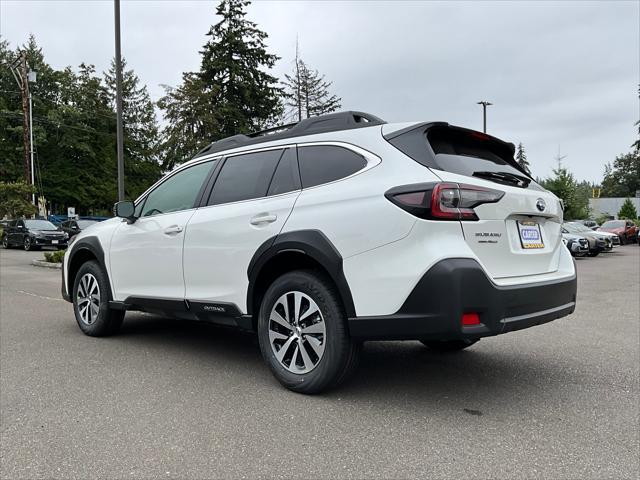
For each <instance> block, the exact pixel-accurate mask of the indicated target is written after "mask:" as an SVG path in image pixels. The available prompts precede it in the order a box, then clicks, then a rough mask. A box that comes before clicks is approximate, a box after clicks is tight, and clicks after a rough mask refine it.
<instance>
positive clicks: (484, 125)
mask: <svg viewBox="0 0 640 480" xmlns="http://www.w3.org/2000/svg"><path fill="white" fill-rule="evenodd" d="M478 105H482V131H483V132H484V133H487V107H488V106H489V105H493V103H491V102H487V101H486V100H482V101H481V102H478Z"/></svg>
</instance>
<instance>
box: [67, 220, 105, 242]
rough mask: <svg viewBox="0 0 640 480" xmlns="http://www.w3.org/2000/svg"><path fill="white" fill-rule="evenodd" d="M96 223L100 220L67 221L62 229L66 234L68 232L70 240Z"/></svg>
mask: <svg viewBox="0 0 640 480" xmlns="http://www.w3.org/2000/svg"><path fill="white" fill-rule="evenodd" d="M96 223H98V220H67V221H65V222H62V223H61V224H60V228H61V229H62V230H63V231H64V232H67V234H68V235H69V238H72V237H73V236H74V235H77V234H78V233H80V232H81V231H82V230H84V229H85V228H88V227H90V226H91V225H95V224H96Z"/></svg>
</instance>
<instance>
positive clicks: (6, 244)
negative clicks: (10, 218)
mask: <svg viewBox="0 0 640 480" xmlns="http://www.w3.org/2000/svg"><path fill="white" fill-rule="evenodd" d="M2 248H4V249H5V250H9V249H10V248H11V245H9V238H8V237H7V236H6V235H4V236H3V237H2Z"/></svg>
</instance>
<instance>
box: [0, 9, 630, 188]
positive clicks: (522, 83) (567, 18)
mask: <svg viewBox="0 0 640 480" xmlns="http://www.w3.org/2000/svg"><path fill="white" fill-rule="evenodd" d="M216 4H217V2H213V1H204V0H202V1H191V2H188V1H151V0H147V1H126V0H123V2H122V8H121V10H122V13H121V18H122V20H121V21H122V50H123V56H125V57H126V59H127V62H128V65H129V66H130V67H133V68H134V69H135V70H136V72H137V74H138V75H139V76H140V78H141V79H142V81H143V82H144V83H146V84H147V85H148V87H149V90H150V92H151V95H152V97H153V99H154V100H157V99H158V98H159V96H160V95H161V94H162V92H163V90H162V87H161V84H169V85H176V84H177V83H178V82H179V81H180V79H181V75H182V72H184V71H191V70H197V69H198V68H199V62H200V56H199V53H198V52H199V50H200V49H201V47H202V45H203V44H204V43H205V41H206V39H205V33H206V32H207V31H208V29H209V26H210V25H211V24H212V23H215V22H216V21H217V20H216V18H215V17H214V14H215V5H216ZM639 5H640V3H639V2H638V1H601V2H588V3H581V2H577V1H569V2H546V1H545V2H532V3H527V2H516V1H511V2H507V1H503V2H481V1H473V2H442V3H441V2H426V1H425V2H420V1H411V2H399V1H396V2H383V1H376V2H371V1H354V2H346V1H345V2H337V1H336V2H320V1H313V2H302V1H300V2H294V1H287V2H280V1H278V2H275V1H256V2H254V3H253V4H252V5H250V6H249V9H248V12H249V13H248V17H249V18H250V19H251V20H253V21H255V22H257V23H258V24H259V26H260V28H261V29H262V30H264V31H266V32H267V33H268V35H269V38H268V40H267V43H268V47H269V50H270V51H271V52H272V53H276V54H277V55H279V56H280V57H282V59H281V60H280V61H279V62H278V64H277V66H276V68H275V72H274V73H275V74H276V76H280V77H282V75H283V73H284V72H288V71H289V70H290V69H291V67H292V65H293V62H292V58H293V55H294V52H295V39H296V35H298V37H299V41H300V47H301V53H302V57H303V59H304V60H305V61H306V62H307V63H308V64H310V65H311V66H312V67H313V68H315V69H318V70H320V72H322V73H324V74H326V76H327V79H329V80H331V81H333V83H334V90H335V93H337V94H338V95H339V96H341V97H342V103H343V107H344V108H345V109H354V110H362V111H366V112H371V113H374V114H376V115H378V116H380V117H382V118H384V119H385V120H387V121H389V122H394V121H410V120H443V121H447V122H450V123H453V124H457V125H461V126H465V127H469V128H474V129H478V130H481V129H482V111H481V107H480V106H479V105H476V102H477V101H479V100H488V101H491V102H492V103H494V106H492V107H489V110H488V133H491V134H493V135H496V136H498V137H501V138H503V139H505V140H508V141H512V142H514V143H518V142H522V143H523V144H524V146H525V149H526V151H527V154H528V157H529V161H530V163H531V164H532V169H533V173H534V174H535V175H539V176H542V177H544V176H547V175H550V174H551V170H552V168H554V167H555V166H556V164H557V162H556V160H555V159H554V158H555V157H556V155H557V153H558V148H560V151H561V154H562V155H566V156H567V157H566V158H565V159H564V161H563V163H564V165H566V166H567V167H568V168H569V169H570V170H571V171H573V172H574V174H575V175H576V177H577V178H578V179H586V180H589V181H596V182H597V181H600V179H601V178H602V172H603V168H604V164H605V163H607V162H609V161H612V160H613V159H614V158H615V156H616V155H617V154H620V153H625V152H628V151H629V150H630V148H629V146H630V145H631V143H633V142H634V140H635V138H636V137H635V135H636V133H635V132H637V130H636V129H634V126H633V124H634V122H635V121H637V120H638V118H639V117H640V106H639V103H638V83H639V82H640V78H639V77H640V73H639V71H640V65H639V63H640V51H639V49H640V47H639V45H640V6H639ZM0 33H1V35H2V37H3V38H5V39H7V40H8V41H9V42H10V43H11V46H12V47H15V46H16V45H18V44H22V43H24V42H25V41H26V39H27V36H28V34H29V33H33V34H35V35H36V38H37V40H38V42H39V44H40V45H41V46H42V47H43V49H44V53H45V57H46V59H47V61H48V62H49V63H50V64H52V66H53V67H55V68H63V67H64V66H66V65H74V66H75V65H78V64H79V63H81V62H87V63H93V64H95V65H96V67H97V69H98V71H103V70H105V69H106V68H107V66H108V63H109V61H110V58H111V57H112V56H113V54H114V40H113V2H111V1H97V0H94V1H83V2H81V1H70V2H63V1H44V2H40V1H28V0H22V1H10V0H1V1H0Z"/></svg>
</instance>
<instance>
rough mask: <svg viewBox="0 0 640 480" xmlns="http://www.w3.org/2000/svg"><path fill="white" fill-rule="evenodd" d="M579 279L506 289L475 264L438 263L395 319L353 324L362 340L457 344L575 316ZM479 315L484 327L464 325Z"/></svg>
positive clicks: (358, 320) (371, 319)
mask: <svg viewBox="0 0 640 480" xmlns="http://www.w3.org/2000/svg"><path fill="white" fill-rule="evenodd" d="M576 290H577V280H576V276H575V274H574V275H573V276H572V277H569V278H565V279H562V280H554V281H550V282H542V283H530V284H526V285H516V286H508V287H500V286H497V285H495V284H494V283H493V282H491V280H489V278H487V276H486V274H485V273H484V271H483V270H482V268H481V267H480V265H479V264H478V263H477V262H476V261H475V260H472V259H468V258H454V259H447V260H442V261H440V262H438V263H437V264H436V265H434V266H433V267H432V268H431V269H429V271H428V272H427V273H425V275H424V276H423V277H422V278H421V279H420V281H419V282H418V284H417V285H416V286H415V288H414V289H413V291H412V292H411V294H410V295H409V297H408V298H407V300H406V301H405V302H404V304H403V305H402V307H401V308H400V310H398V312H396V313H395V314H393V315H384V316H370V317H355V318H350V319H349V329H350V333H351V336H352V337H353V338H355V339H360V340H410V339H414V340H417V339H433V340H454V339H460V338H470V339H472V338H479V337H486V336H491V335H499V334H502V333H507V332H512V331H515V330H521V329H523V328H529V327H533V326H535V325H540V324H543V323H547V322H550V321H552V320H556V319H558V318H561V317H564V316H566V315H569V314H571V313H573V311H574V309H575V304H576ZM467 312H477V313H478V314H479V317H480V322H481V324H480V325H473V326H462V325H461V318H462V314H463V313H467Z"/></svg>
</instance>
